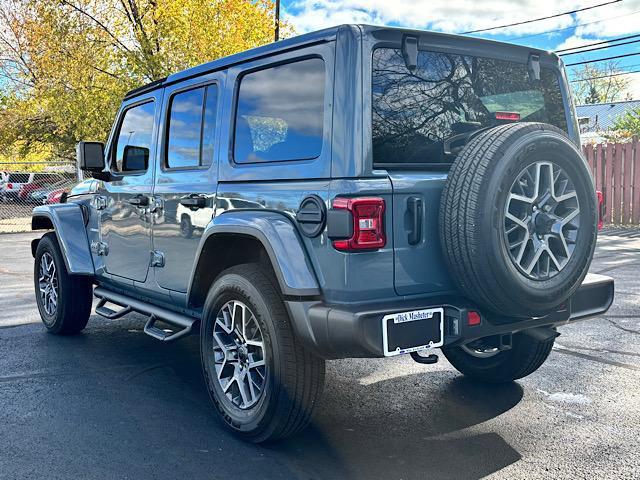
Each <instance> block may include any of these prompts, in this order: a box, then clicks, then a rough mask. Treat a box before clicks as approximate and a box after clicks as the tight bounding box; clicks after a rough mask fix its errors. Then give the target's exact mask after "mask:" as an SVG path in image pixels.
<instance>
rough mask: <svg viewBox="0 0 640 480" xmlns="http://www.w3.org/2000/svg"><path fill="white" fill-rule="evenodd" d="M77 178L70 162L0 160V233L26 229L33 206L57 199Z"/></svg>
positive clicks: (27, 228) (28, 229)
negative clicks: (5, 161) (9, 161)
mask: <svg viewBox="0 0 640 480" xmlns="http://www.w3.org/2000/svg"><path fill="white" fill-rule="evenodd" d="M79 181H81V176H80V177H79V172H78V170H77V169H76V166H75V164H74V163H70V162H63V161H49V162H24V163H16V162H11V163H3V162H0V234H3V233H16V232H28V231H30V230H31V211H32V210H33V207H35V206H37V205H46V204H51V203H60V200H61V198H63V196H64V195H65V194H66V193H68V192H69V190H71V188H72V187H73V186H74V185H76V184H77V183H78V182H79Z"/></svg>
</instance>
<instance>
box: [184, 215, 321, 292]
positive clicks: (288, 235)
mask: <svg viewBox="0 0 640 480" xmlns="http://www.w3.org/2000/svg"><path fill="white" fill-rule="evenodd" d="M220 234H237V235H244V236H249V237H253V238H255V239H256V240H258V241H259V242H260V243H261V244H262V246H263V247H264V249H265V251H266V252H267V254H268V256H269V260H270V261H271V265H272V267H273V270H274V272H275V274H276V277H277V280H278V283H279V285H280V288H281V291H282V293H283V294H284V295H286V296H297V297H310V296H317V295H320V293H321V292H320V287H319V285H318V281H317V279H316V275H315V272H314V269H313V266H312V264H311V261H310V260H309V256H308V255H307V252H306V250H305V248H304V245H303V243H302V239H301V238H300V236H299V234H298V231H297V229H296V227H295V225H294V224H293V222H292V221H291V220H290V219H289V218H288V217H287V216H286V215H284V214H282V213H279V212H274V211H263V210H257V211H256V210H231V211H228V212H225V213H222V214H220V215H218V216H217V217H215V218H214V219H213V220H212V221H211V222H210V223H209V225H208V226H207V227H206V228H205V230H204V232H203V234H202V238H201V240H200V245H199V246H198V251H197V254H196V262H195V265H194V272H193V273H195V268H197V265H198V263H199V261H200V255H201V253H202V249H203V248H204V245H205V244H206V242H207V240H208V239H209V238H211V237H213V236H215V235H220ZM193 281H194V275H193V274H192V275H191V281H190V285H189V292H188V293H187V297H188V298H190V297H191V292H192V291H193V290H192V289H193Z"/></svg>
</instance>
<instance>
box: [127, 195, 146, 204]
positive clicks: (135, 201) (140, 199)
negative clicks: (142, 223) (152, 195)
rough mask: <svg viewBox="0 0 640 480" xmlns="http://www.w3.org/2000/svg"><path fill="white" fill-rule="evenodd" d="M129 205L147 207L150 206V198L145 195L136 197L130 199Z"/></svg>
mask: <svg viewBox="0 0 640 480" xmlns="http://www.w3.org/2000/svg"><path fill="white" fill-rule="evenodd" d="M129 203H130V204H131V205H135V206H136V207H146V206H148V205H149V197H145V196H144V195H136V196H135V197H133V198H130V199H129Z"/></svg>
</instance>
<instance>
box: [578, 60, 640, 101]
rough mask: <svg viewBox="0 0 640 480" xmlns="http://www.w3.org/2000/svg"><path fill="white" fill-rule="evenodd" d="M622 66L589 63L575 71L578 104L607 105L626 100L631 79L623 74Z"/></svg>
mask: <svg viewBox="0 0 640 480" xmlns="http://www.w3.org/2000/svg"><path fill="white" fill-rule="evenodd" d="M622 72H623V70H622V69H621V68H620V64H619V63H618V62H615V61H609V62H605V63H602V64H599V66H598V65H596V64H592V63H587V64H585V65H582V66H581V67H580V68H577V69H574V70H573V72H572V74H573V82H572V83H571V85H572V87H573V95H574V97H575V98H576V101H577V103H583V102H584V103H606V102H615V101H619V100H624V99H625V98H626V96H627V91H628V89H629V86H630V83H631V82H630V80H629V77H627V76H626V75H617V74H619V73H622Z"/></svg>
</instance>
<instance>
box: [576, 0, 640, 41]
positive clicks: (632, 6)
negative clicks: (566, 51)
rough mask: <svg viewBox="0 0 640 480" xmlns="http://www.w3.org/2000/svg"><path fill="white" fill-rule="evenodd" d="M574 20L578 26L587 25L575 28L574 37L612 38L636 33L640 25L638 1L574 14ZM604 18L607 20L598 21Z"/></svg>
mask: <svg viewBox="0 0 640 480" xmlns="http://www.w3.org/2000/svg"><path fill="white" fill-rule="evenodd" d="M601 10H603V11H601ZM604 10H606V11H604ZM576 18H577V23H578V24H588V25H583V26H581V27H578V28H576V31H575V33H576V35H590V36H598V37H614V36H620V35H626V34H631V33H636V32H638V25H640V0H625V1H624V2H620V3H616V4H614V5H611V6H610V7H602V9H600V8H595V9H593V10H587V11H585V12H580V13H578V14H576ZM605 18H606V19H607V20H605V21H600V20H603V19H605Z"/></svg>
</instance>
